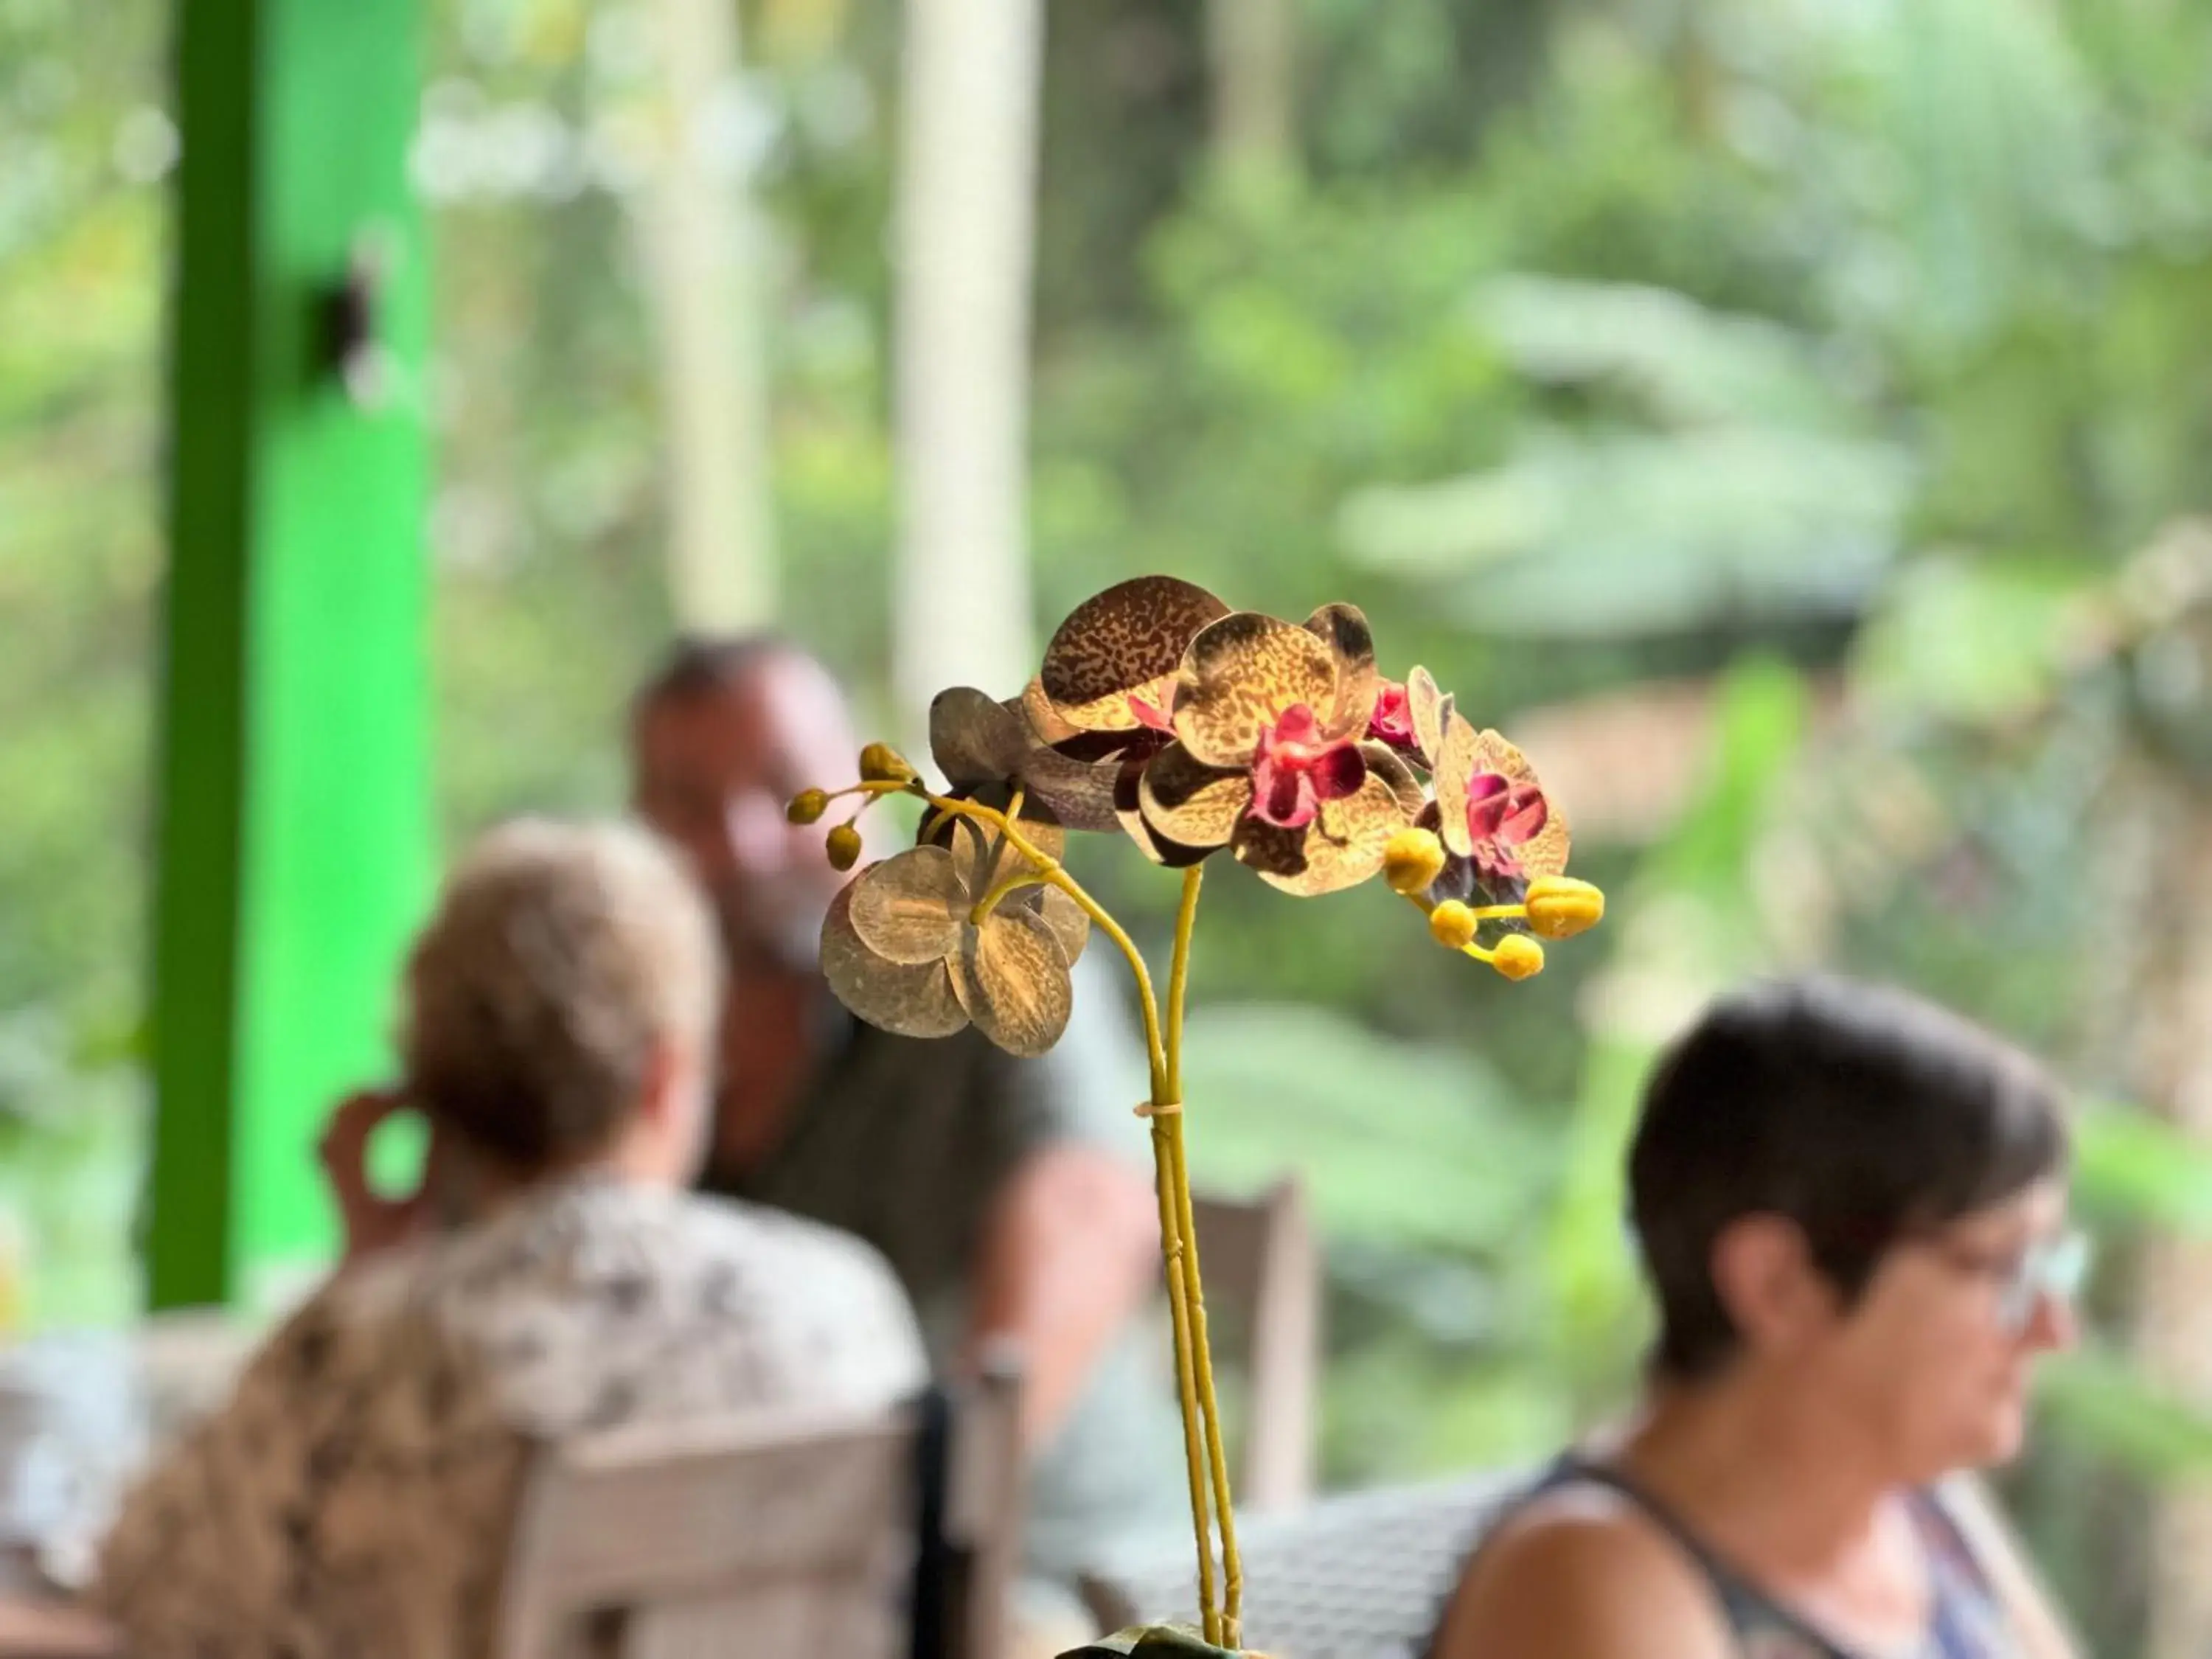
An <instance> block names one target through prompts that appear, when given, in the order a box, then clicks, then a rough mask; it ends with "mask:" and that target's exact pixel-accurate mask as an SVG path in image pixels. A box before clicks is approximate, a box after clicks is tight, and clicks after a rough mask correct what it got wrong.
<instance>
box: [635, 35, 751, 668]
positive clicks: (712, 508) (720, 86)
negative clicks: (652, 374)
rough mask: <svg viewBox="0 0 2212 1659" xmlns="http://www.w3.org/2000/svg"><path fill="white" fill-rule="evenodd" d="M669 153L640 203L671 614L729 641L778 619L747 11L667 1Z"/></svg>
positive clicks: (663, 89)
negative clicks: (746, 64) (656, 363)
mask: <svg viewBox="0 0 2212 1659" xmlns="http://www.w3.org/2000/svg"><path fill="white" fill-rule="evenodd" d="M653 9H654V21H655V24H656V27H657V32H658V35H659V48H660V52H659V66H660V88H659V91H660V96H659V100H657V101H658V103H659V111H658V113H659V125H660V129H661V139H662V142H661V143H660V144H659V146H657V149H658V155H657V161H658V165H657V167H656V169H655V173H654V176H653V179H651V181H650V183H649V184H648V185H647V189H646V191H645V192H644V194H643V197H642V199H641V203H640V204H639V214H640V216H641V219H640V223H641V230H642V232H643V235H642V239H641V240H642V248H643V252H644V255H645V258H644V265H645V270H646V277H647V286H648V290H649V293H650V295H651V301H652V305H653V312H654V314H655V317H656V319H657V323H658V326H657V328H656V330H655V341H654V343H655V345H656V346H657V348H658V349H659V359H660V388H661V397H662V407H663V425H664V430H665V433H666V437H667V453H666V458H665V464H664V465H665V478H666V487H667V491H668V544H667V550H666V557H667V568H668V584H669V594H670V601H671V608H672V610H673V611H674V612H675V616H676V620H677V623H678V626H680V627H684V628H690V629H704V630H732V629H745V628H751V627H757V626H760V625H761V624H763V623H768V622H769V621H770V620H771V619H772V618H773V617H774V616H775V609H776V558H775V507H774V498H773V496H772V495H771V493H770V484H769V407H768V406H769V394H768V373H767V366H766V363H765V362H764V360H763V349H762V324H761V314H760V313H761V307H762V303H763V295H764V294H765V292H766V290H767V283H766V282H765V280H764V273H763V269H762V267H763V264H764V262H765V258H766V256H767V253H768V250H769V240H768V238H767V236H766V235H765V234H764V233H763V228H762V227H761V226H760V225H759V224H758V223H757V222H756V220H755V218H754V216H753V213H752V210H751V205H750V169H751V165H752V161H753V158H752V156H751V155H750V154H748V150H747V133H748V122H747V119H746V112H745V110H744V104H743V97H742V85H743V83H742V82H740V80H739V78H738V68H739V65H740V63H741V58H740V55H739V50H738V7H737V3H736V0H655V4H654V8H653Z"/></svg>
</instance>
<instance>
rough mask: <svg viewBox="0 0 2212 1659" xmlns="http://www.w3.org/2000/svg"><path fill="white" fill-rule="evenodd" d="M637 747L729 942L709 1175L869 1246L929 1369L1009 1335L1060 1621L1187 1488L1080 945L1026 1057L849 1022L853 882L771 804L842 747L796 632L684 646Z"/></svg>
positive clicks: (1112, 1044) (648, 695) (1099, 995)
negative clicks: (834, 916) (838, 970)
mask: <svg viewBox="0 0 2212 1659" xmlns="http://www.w3.org/2000/svg"><path fill="white" fill-rule="evenodd" d="M630 738H631V758H632V767H633V779H634V787H635V794H634V801H635V807H636V810H637V811H638V813H639V815H640V816H641V817H643V818H644V819H645V820H646V821H647V823H651V824H653V826H654V827H655V828H656V829H659V830H660V831H661V833H662V834H664V835H665V836H668V837H669V838H670V839H671V841H673V842H676V843H677V844H678V846H680V847H682V848H684V851H685V852H686V853H687V854H689V856H690V861H691V865H692V868H693V869H694V871H695V872H696V873H697V875H698V877H699V878H700V881H701V883H702V885H703V886H704V887H705V888H706V890H707V891H708V895H709V896H710V898H711V899H712V901H713V903H714V910H715V914H716V916H717V919H718V921H720V926H721V930H722V937H723V941H724V945H725V949H726V952H727V954H728V957H729V960H730V972H731V979H730V986H729V992H728V995H727V997H726V1001H725V1004H724V1011H723V1024H722V1032H721V1055H720V1059H721V1083H720V1097H719V1100H718V1102H717V1105H716V1110H715V1117H714V1147H713V1150H712V1152H710V1154H709V1157H708V1184H709V1186H710V1187H711V1188H713V1189H714V1190H716V1191H720V1192H725V1193H728V1194H733V1195H735V1196H738V1197H742V1198H746V1199H750V1200H755V1201H757V1202H759V1203H763V1204H768V1205H772V1206H776V1207H777V1208H780V1209H786V1210H789V1211H792V1212H795V1213H798V1214H800V1215H805V1216H809V1217H811V1218H815V1219H817V1220H820V1221H826V1222H829V1223H830V1224H831V1225H836V1226H840V1227H844V1228H846V1229H848V1230H849V1231H853V1232H854V1233H857V1234H858V1235H860V1237H862V1238H865V1239H866V1240H867V1241H868V1242H869V1243H872V1244H873V1245H875V1246H876V1247H877V1248H878V1249H880V1250H882V1251H883V1252H884V1255H885V1256H886V1257H887V1258H888V1259H889V1260H890V1264H891V1267H892V1268H893V1270H894V1271H895V1272H896V1273H897V1274H898V1275H899V1278H900V1279H901V1280H902V1282H903V1283H904V1284H905V1285H906V1288H907V1290H908V1292H909V1293H910V1294H911V1295H912V1297H914V1300H915V1305H916V1307H917V1308H918V1309H919V1310H920V1312H921V1320H922V1329H923V1334H924V1337H925V1339H926V1340H927V1342H928V1344H929V1346H930V1351H931V1355H932V1358H933V1359H934V1360H935V1361H936V1363H937V1364H938V1366H939V1369H940V1370H943V1371H950V1372H953V1373H957V1372H958V1371H960V1370H962V1369H963V1368H964V1367H967V1366H970V1365H972V1364H975V1362H976V1360H977V1358H978V1357H979V1356H980V1355H981V1354H982V1353H983V1352H986V1351H987V1350H988V1349H989V1348H990V1347H991V1346H993V1345H994V1344H996V1343H999V1342H1000V1341H1011V1342H1012V1344H1013V1345H1014V1346H1016V1347H1017V1348H1018V1352H1019V1353H1020V1355H1021V1360H1022V1364H1023V1368H1024V1371H1023V1377H1024V1434H1025V1437H1026V1440H1027V1443H1028V1446H1029V1449H1030V1455H1031V1457H1032V1460H1033V1462H1032V1474H1031V1479H1030V1502H1029V1516H1030V1519H1029V1562H1030V1571H1031V1580H1030V1584H1029V1585H1028V1586H1027V1588H1026V1593H1027V1595H1028V1596H1029V1601H1028V1603H1027V1607H1028V1612H1029V1620H1028V1622H1029V1624H1030V1626H1031V1628H1032V1629H1033V1630H1036V1629H1037V1628H1038V1627H1040V1626H1048V1625H1049V1624H1050V1623H1051V1621H1052V1620H1054V1618H1055V1617H1059V1618H1060V1619H1062V1620H1066V1619H1067V1618H1068V1617H1069V1615H1070V1612H1071V1610H1070V1608H1069V1607H1068V1603H1067V1598H1066V1594H1065V1590H1066V1587H1069V1586H1072V1584H1073V1581H1074V1579H1075V1577H1077V1575H1078V1574H1079V1572H1080V1571H1082V1569H1083V1568H1084V1567H1085V1566H1086V1565H1090V1564H1091V1563H1092V1562H1094V1561H1096V1559H1097V1554H1098V1552H1099V1551H1100V1550H1101V1549H1102V1548H1103V1547H1105V1546H1106V1545H1107V1544H1108V1543H1109V1541H1110V1540H1111V1538H1112V1536H1113V1534H1115V1532H1117V1531H1121V1530H1126V1529H1133V1528H1146V1527H1152V1526H1156V1525H1160V1524H1164V1523H1171V1522H1172V1521H1173V1518H1174V1516H1176V1505H1177V1504H1178V1502H1179V1498H1178V1495H1177V1488H1176V1473H1177V1471H1178V1470H1179V1469H1180V1468H1181V1467H1182V1465H1181V1461H1180V1442H1179V1440H1178V1439H1177V1437H1176V1427H1175V1419H1174V1414H1173V1411H1172V1407H1171V1402H1170V1391H1169V1379H1168V1376H1167V1370H1166V1366H1165V1363H1164V1359H1163V1360H1159V1361H1158V1363H1154V1361H1155V1358H1156V1356H1162V1355H1164V1353H1165V1352H1166V1351H1167V1344H1166V1340H1165V1338H1164V1334H1159V1333H1156V1332H1154V1331H1152V1330H1148V1329H1146V1323H1147V1322H1146V1321H1145V1320H1143V1319H1140V1318H1139V1317H1138V1316H1139V1312H1140V1310H1143V1309H1145V1308H1146V1304H1147V1302H1148V1298H1150V1297H1151V1296H1152V1292H1153V1291H1154V1290H1155V1287H1156V1286H1157V1285H1158V1283H1159V1279H1160V1258H1159V1236H1158V1214H1159V1212H1158V1206H1157V1204H1156V1201H1155V1200H1154V1197H1153V1194H1152V1185H1151V1182H1150V1181H1149V1179H1148V1178H1147V1176H1146V1173H1145V1170H1144V1167H1143V1164H1142V1158H1143V1153H1144V1150H1145V1147H1146V1138H1145V1134H1144V1131H1143V1129H1142V1127H1141V1126H1140V1125H1139V1124H1138V1123H1137V1122H1136V1121H1135V1120H1134V1119H1133V1117H1132V1116H1131V1115H1130V1109H1131V1107H1132V1106H1133V1104H1134V1103H1136V1102H1138V1101H1139V1100H1141V1099H1143V1098H1144V1097H1145V1095H1146V1067H1145V1062H1144V1058H1143V1054H1142V1051H1141V1049H1140V1048H1139V1045H1138V1042H1137V1040H1136V1037H1135V1035H1134V1033H1133V1030H1132V1029H1131V1025H1130V1022H1129V1019H1128V1017H1127V1010H1126V1006H1125V1005H1124V1004H1123V1003H1122V1002H1121V999H1120V997H1119V994H1118V987H1115V985H1114V984H1113V983H1112V982H1111V981H1110V979H1109V978H1108V977H1107V976H1106V975H1104V974H1103V972H1102V971H1101V970H1100V969H1097V966H1096V965H1095V963H1094V959H1093V956H1091V955H1086V956H1085V958H1084V959H1083V960H1082V961H1080V962H1079V963H1077V964H1076V973H1077V975H1078V976H1079V985H1078V993H1077V996H1076V1004H1075V1015H1074V1018H1073V1020H1072V1021H1071V1022H1070V1024H1069V1026H1068V1030H1067V1031H1066V1035H1065V1036H1063V1037H1062V1039H1061V1040H1060V1045H1059V1046H1058V1047H1057V1048H1054V1050H1053V1051H1052V1052H1051V1053H1050V1054H1047V1055H1045V1056H1043V1057H1042V1058H1041V1059H1037V1060H1016V1059H1014V1058H1012V1057H1011V1056H1009V1055H1007V1054H1003V1053H1001V1052H1000V1050H998V1049H997V1048H994V1047H992V1046H991V1044H990V1043H989V1042H987V1041H986V1040H985V1039H984V1038H983V1037H982V1036H981V1034H980V1033H978V1032H976V1031H975V1030H972V1029H971V1030H966V1031H963V1032H961V1033H960V1034H958V1035H957V1036H950V1037H945V1038H942V1039H939V1040H938V1041H934V1042H921V1041H918V1040H916V1039H914V1038H909V1037H902V1036H893V1035H891V1034H890V1033H888V1032H884V1031H880V1030H875V1029H874V1028H873V1027H871V1026H867V1025H864V1024H860V1023H859V1022H857V1021H854V1019H852V1018H850V1017H849V1016H848V1015H847V1014H846V1013H845V1012H844V1010H843V1009H842V1007H841V1006H839V1005H838V1003H837V1001H836V999H835V998H834V997H833V996H832V995H831V994H830V993H829V987H828V985H827V984H826V983H825V982H824V981H823V977H822V974H821V969H820V966H819V949H820V937H821V929H822V922H823V916H824V915H826V914H827V912H828V910H829V904H830V902H831V900H832V899H834V898H835V897H836V894H837V891H838V890H839V888H840V886H841V885H842V883H843V882H844V881H845V879H846V878H845V877H844V876H842V875H841V874H839V873H838V872H836V870H834V869H832V868H831V866H830V865H829V861H828V859H827V857H826V856H825V854H824V848H823V839H824V836H826V834H827V829H826V826H825V825H823V824H819V823H817V824H813V825H795V824H793V823H790V822H789V821H788V819H787V817H786V815H785V811H784V807H785V804H786V803H787V801H788V800H789V799H790V798H791V797H792V796H793V795H794V794H796V793H798V792H799V790H801V789H803V788H805V787H810V786H813V785H818V784H821V783H823V782H824V781H834V780H835V779H836V778H837V777H839V776H843V775H850V774H851V772H852V769H853V768H854V764H855V757H856V754H857V750H858V748H859V744H858V743H857V740H856V738H855V737H854V732H853V729H852V725H851V721H850V720H849V717H848V712H847V708H846V702H845V698H844V695H843V693H842V691H841V690H840V689H839V687H838V686H837V684H836V681H835V680H834V679H833V678H831V677H830V675H829V671H827V670H826V669H825V668H823V665H821V664H820V663H819V662H817V660H815V659H814V658H812V657H811V656H810V655H808V654H807V653H805V652H804V651H802V650H800V649H799V647H796V646H793V645H792V644H790V643H789V642H787V641H782V640H779V639H775V638H774V637H769V636H756V637H750V638H743V639H735V640H720V641H683V642H679V643H678V645H677V646H676V647H675V648H674V650H673V651H672V652H671V654H670V655H669V657H668V658H667V659H666V660H665V662H664V663H663V664H662V665H661V666H660V667H659V670H658V671H656V672H655V673H654V674H653V677H652V678H650V679H649V680H648V681H647V683H646V684H645V685H644V687H643V688H642V689H641V690H640V692H639V693H638V696H637V698H636V701H635V704H634V706H633V708H632V711H631V728H630ZM878 855H879V856H880V854H878ZM1055 1583H1056V1584H1058V1585H1060V1586H1061V1587H1062V1594H1061V1595H1060V1596H1059V1597H1058V1598H1056V1599H1057V1601H1058V1603H1059V1607H1058V1611H1057V1613H1055V1612H1054V1600H1055V1598H1054V1596H1052V1595H1051V1594H1050V1592H1049V1589H1048V1587H1049V1586H1051V1585H1053V1584H1055ZM1042 1642H1043V1638H1042V1636H1041V1635H1040V1636H1039V1637H1037V1638H1034V1639H1033V1640H1032V1642H1031V1643H1030V1644H1027V1645H1032V1646H1034V1645H1040V1644H1042Z"/></svg>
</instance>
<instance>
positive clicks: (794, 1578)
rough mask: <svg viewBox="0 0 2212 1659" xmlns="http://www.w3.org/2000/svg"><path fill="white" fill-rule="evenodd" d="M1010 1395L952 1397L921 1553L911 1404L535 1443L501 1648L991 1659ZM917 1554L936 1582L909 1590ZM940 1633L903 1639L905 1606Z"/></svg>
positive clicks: (627, 1654) (501, 1651) (996, 1391)
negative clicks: (928, 1546) (936, 1540)
mask: <svg viewBox="0 0 2212 1659" xmlns="http://www.w3.org/2000/svg"><path fill="white" fill-rule="evenodd" d="M1018 1397H1019V1389H1018V1383H1016V1381H1015V1379H1014V1378H1013V1377H1012V1375H1011V1373H1009V1372H1007V1371H1006V1370H1003V1369H1002V1370H1000V1371H999V1372H996V1373H994V1375H992V1376H989V1377H987V1379H986V1380H985V1381H984V1382H982V1383H978V1384H976V1385H975V1386H974V1387H973V1388H969V1389H963V1390H961V1391H959V1392H958V1393H957V1395H955V1396H954V1397H953V1401H952V1406H951V1417H950V1434H949V1439H950V1444H949V1446H948V1447H947V1448H946V1455H945V1475H944V1488H943V1502H942V1504H941V1505H939V1506H937V1507H938V1508H939V1510H941V1513H942V1516H943V1519H944V1532H945V1540H944V1544H945V1547H943V1548H942V1549H939V1550H936V1551H924V1550H922V1549H921V1540H920V1537H919V1530H920V1528H919V1517H920V1516H921V1514H922V1512H923V1507H924V1506H923V1504H922V1503H921V1494H920V1492H919V1490H918V1481H917V1476H918V1474H919V1473H920V1472H921V1459H920V1457H919V1455H918V1454H919V1450H920V1449H921V1443H922V1440H923V1434H924V1425H925V1424H926V1423H927V1416H928V1414H927V1410H926V1408H925V1407H923V1406H921V1405H907V1406H902V1407H897V1408H896V1409H893V1410H890V1411H885V1412H882V1413H872V1414H870V1415H867V1416H865V1417H854V1416H849V1415H845V1416H828V1415H820V1414H806V1413H776V1414H768V1413H758V1414H748V1415H745V1416H741V1417H732V1418H726V1419H716V1420H713V1421H707V1422H701V1423H697V1424H689V1425H682V1426H679V1427H658V1426H656V1427H651V1428H634V1429H623V1430H617V1431H612V1432H610V1433H607V1434H605V1435H599V1436H594V1437H586V1438H582V1439H578V1440H574V1441H569V1442H567V1443H559V1444H551V1445H548V1446H546V1447H544V1448H543V1449H541V1450H540V1451H539V1452H538V1454H537V1456H536V1458H535V1460H534V1462H533V1464H532V1469H531V1471H530V1474H529V1475H528V1477H527V1479H526V1483H525V1487H524V1492H523V1495H522V1499H521V1502H520V1505H519V1507H518V1510H517V1512H516V1516H515V1523H514V1534H513V1540H512V1542H511V1545H510V1548H509V1553H508V1559H507V1576H506V1581H505V1583H504V1586H503V1591H502V1606H501V1621H500V1632H499V1637H498V1641H497V1644H496V1653H497V1656H498V1659H585V1656H590V1659H603V1656H613V1659H708V1656H710V1655H711V1656H713V1659H771V1656H774V1659H790V1656H793V1655H806V1656H809V1659H816V1656H818V1659H911V1656H914V1655H915V1654H917V1653H923V1654H929V1655H933V1656H945V1659H1000V1648H1001V1646H1002V1645H1003V1642H1004V1630H1005V1620H1006V1599H1007V1596H1008V1595H1009V1593H1010V1590H1011V1586H1012V1576H1013V1571H1014V1563H1015V1561H1016V1559H1018V1545H1019V1533H1020V1494H1021V1473H1020V1462H1019V1455H1020V1454H1019V1445H1018ZM917 1560H923V1561H933V1562H935V1563H937V1564H939V1565H940V1566H946V1567H948V1570H949V1574H950V1577H951V1580H952V1582H951V1583H949V1584H943V1585H939V1586H937V1587H936V1591H935V1593H934V1594H924V1595H916V1594H915V1590H916V1589H917V1586H916V1583H915V1565H916V1562H917ZM917 1604H918V1605H920V1606H922V1607H935V1608H937V1609H938V1610H939V1613H940V1615H941V1617H942V1618H943V1619H944V1620H945V1628H944V1629H943V1630H942V1631H939V1632H927V1633H924V1632H917V1631H916V1630H915V1626H914V1623H913V1620H912V1619H911V1618H910V1616H909V1608H910V1607H913V1606H915V1605H917Z"/></svg>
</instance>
